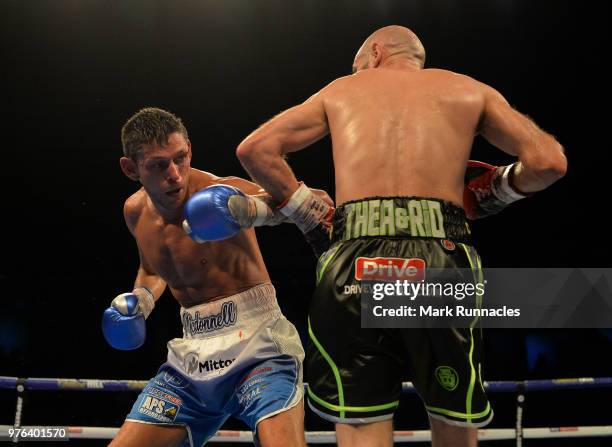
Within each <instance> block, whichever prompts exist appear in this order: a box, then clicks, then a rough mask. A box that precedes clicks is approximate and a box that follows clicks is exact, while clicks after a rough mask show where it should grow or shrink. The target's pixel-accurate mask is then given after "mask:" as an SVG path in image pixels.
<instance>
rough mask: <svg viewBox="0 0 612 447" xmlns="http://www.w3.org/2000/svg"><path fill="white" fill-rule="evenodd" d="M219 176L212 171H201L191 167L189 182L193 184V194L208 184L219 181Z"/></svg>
mask: <svg viewBox="0 0 612 447" xmlns="http://www.w3.org/2000/svg"><path fill="white" fill-rule="evenodd" d="M219 179H220V177H219V176H216V175H215V174H213V173H211V172H206V171H201V170H200V169H195V168H191V173H190V179H189V183H190V184H191V188H190V189H191V190H192V194H193V193H195V192H197V191H199V190H200V189H202V188H206V187H207V186H210V185H214V184H216V183H218V180H219Z"/></svg>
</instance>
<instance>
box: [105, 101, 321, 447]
mask: <svg viewBox="0 0 612 447" xmlns="http://www.w3.org/2000/svg"><path fill="white" fill-rule="evenodd" d="M121 139H122V143H123V150H124V156H123V157H122V158H121V160H120V165H121V169H122V170H123V172H124V174H125V175H126V176H127V177H128V178H130V179H131V180H134V181H138V182H139V183H140V184H141V185H142V187H141V188H140V189H139V190H138V191H137V192H135V193H134V194H133V195H132V196H130V197H129V198H128V199H127V200H126V202H125V205H124V217H125V221H126V224H127V227H128V229H129V231H130V232H131V234H132V235H133V236H134V239H135V240H136V244H137V246H138V253H139V259H140V267H139V269H138V274H137V275H136V280H135V281H134V287H133V291H132V292H131V293H123V294H121V295H119V296H118V297H116V298H115V299H114V300H113V301H112V303H111V306H110V307H109V308H108V309H106V310H105V311H104V315H103V319H102V330H103V333H104V336H105V338H106V340H107V341H108V342H109V344H110V345H111V346H113V347H114V348H117V349H122V350H128V349H136V348H138V347H140V346H141V345H142V344H143V343H144V342H145V334H146V331H145V319H146V318H147V316H148V315H149V314H150V312H151V311H152V310H153V307H154V304H155V301H156V300H157V299H159V298H160V297H161V296H162V294H163V293H164V291H165V290H166V289H169V291H170V293H171V294H172V295H173V296H174V298H175V299H176V300H177V301H178V302H179V303H180V305H181V321H182V325H183V337H181V338H176V339H173V340H170V341H169V342H168V357H167V361H166V363H164V364H163V365H162V366H161V367H160V368H159V370H158V372H157V374H156V376H155V377H153V378H152V379H151V380H150V381H149V382H148V384H147V385H146V387H145V388H144V390H143V391H142V393H141V394H140V395H139V396H138V398H137V399H136V402H135V403H134V406H133V407H132V410H131V412H130V413H129V415H128V416H127V418H126V420H125V422H124V424H123V426H122V427H121V429H120V430H119V432H118V434H117V436H116V437H115V439H114V440H113V442H112V443H111V446H112V447H117V446H128V445H130V446H131V445H146V446H153V447H157V446H159V447H161V446H177V445H184V446H198V447H199V446H202V445H204V444H205V443H206V442H207V440H208V439H209V438H211V437H212V436H213V435H214V434H215V433H216V432H217V430H218V429H219V428H220V427H221V426H222V424H223V423H224V421H225V420H226V419H227V418H228V417H235V418H238V419H240V420H242V421H244V422H245V423H246V424H247V425H248V426H249V427H250V428H251V429H252V430H253V432H254V433H255V436H256V439H257V440H258V441H259V443H260V445H262V446H264V447H276V446H278V447H281V446H282V447H285V446H289V445H290V446H296V447H305V446H306V443H305V439H304V425H303V423H304V421H303V418H304V403H303V391H304V390H303V384H302V361H303V359H304V350H303V349H302V345H301V343H300V339H299V335H298V333H297V331H296V330H295V327H294V326H293V325H292V324H291V323H290V322H289V321H288V320H287V319H286V318H285V317H284V316H283V314H282V312H281V310H280V308H279V306H278V304H277V301H276V294H275V290H274V287H273V286H272V284H271V282H270V277H269V275H268V272H267V270H266V266H265V264H264V262H263V258H262V256H261V252H260V250H259V247H258V244H257V239H256V236H255V231H254V229H253V227H254V226H259V225H275V224H278V223H281V222H283V221H285V220H286V219H285V216H284V215H283V214H282V213H281V212H280V211H279V210H277V209H276V208H275V206H274V205H275V204H274V203H273V202H272V200H271V199H270V196H269V195H267V194H266V192H265V191H263V190H262V189H261V188H260V187H259V186H258V185H256V184H254V183H251V182H249V181H247V180H244V179H241V178H238V177H217V176H215V175H213V174H211V173H208V172H204V171H199V170H197V169H193V168H191V166H190V163H191V156H192V152H191V143H190V141H189V138H188V135H187V130H186V129H185V126H184V125H183V123H182V122H181V120H180V119H179V118H177V117H176V116H174V115H173V114H171V113H170V112H167V111H164V110H161V109H157V108H147V109H143V110H140V111H139V112H138V113H136V114H135V115H134V116H132V117H131V118H130V119H129V120H128V121H127V122H126V124H125V125H124V127H123V129H122V132H121ZM323 197H324V200H329V201H330V202H331V199H329V197H327V196H326V194H324V193H323ZM188 233H189V234H188ZM264 390H265V391H264Z"/></svg>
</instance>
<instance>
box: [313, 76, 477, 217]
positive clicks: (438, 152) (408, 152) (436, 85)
mask: <svg viewBox="0 0 612 447" xmlns="http://www.w3.org/2000/svg"><path fill="white" fill-rule="evenodd" d="M480 85H481V84H479V83H477V82H476V81H474V80H473V79H470V78H468V77H466V76H462V75H458V74H455V73H452V72H449V71H444V70H433V69H428V70H419V71H408V70H394V69H382V68H377V69H373V70H363V71H360V72H358V73H357V74H355V75H353V76H348V77H345V78H341V79H339V80H337V81H336V82H334V83H332V84H331V85H330V86H329V87H328V88H327V89H325V90H324V92H325V93H324V94H325V96H324V104H325V112H326V114H327V118H328V123H329V128H330V133H331V137H332V141H333V153H334V164H335V175H336V202H337V204H342V203H344V202H346V201H348V200H357V199H360V198H363V197H371V196H421V197H435V198H439V199H443V200H447V201H450V202H453V203H455V204H457V205H459V206H461V205H462V203H463V199H462V192H463V176H464V172H465V166H466V162H467V160H468V158H469V154H470V150H471V146H472V142H473V139H474V137H475V135H476V134H477V132H478V124H479V120H480V117H481V113H482V110H483V106H484V96H483V93H482V92H481V88H480Z"/></svg>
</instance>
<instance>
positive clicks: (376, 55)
mask: <svg viewBox="0 0 612 447" xmlns="http://www.w3.org/2000/svg"><path fill="white" fill-rule="evenodd" d="M382 50H383V49H382V46H381V45H380V44H379V43H378V42H374V43H373V44H372V51H371V52H370V61H369V62H370V63H369V68H377V67H378V66H379V65H380V62H381V61H382V55H383V51H382Z"/></svg>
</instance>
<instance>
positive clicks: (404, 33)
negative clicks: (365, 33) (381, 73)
mask: <svg viewBox="0 0 612 447" xmlns="http://www.w3.org/2000/svg"><path fill="white" fill-rule="evenodd" d="M398 60H403V61H406V62H408V63H409V65H411V66H413V67H414V68H416V69H421V68H423V65H424V64H425V48H424V47H423V44H422V43H421V41H420V40H419V38H418V37H417V35H416V34H414V33H413V32H412V31H410V30H409V29H408V28H405V27H403V26H398V25H391V26H385V27H384V28H380V29H377V30H376V31H374V32H373V33H372V34H371V35H370V36H369V37H368V38H367V39H366V40H365V42H364V43H363V45H361V48H359V50H358V51H357V55H356V56H355V61H354V62H353V73H356V72H358V71H360V70H364V69H366V68H377V67H380V66H384V65H386V64H389V62H391V61H398Z"/></svg>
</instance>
